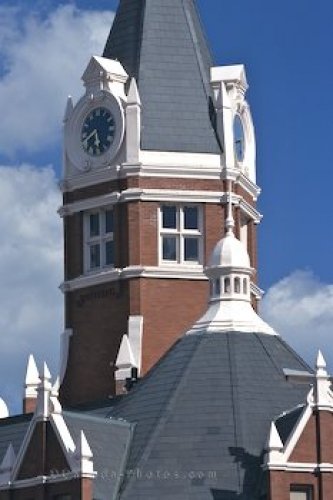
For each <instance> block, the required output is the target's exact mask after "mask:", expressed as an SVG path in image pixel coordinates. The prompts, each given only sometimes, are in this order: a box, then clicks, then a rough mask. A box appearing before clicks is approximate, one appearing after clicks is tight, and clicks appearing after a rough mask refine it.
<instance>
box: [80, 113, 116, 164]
mask: <svg viewBox="0 0 333 500" xmlns="http://www.w3.org/2000/svg"><path fill="white" fill-rule="evenodd" d="M115 133H116V124H115V120H114V117H113V115H112V114H111V113H110V111H109V110H108V109H106V108H102V107H100V108H95V109H93V110H92V111H91V112H90V113H89V115H88V116H87V117H86V119H85V120H84V123H83V126H82V130H81V144H82V147H83V149H84V151H85V152H86V153H88V155H90V156H101V155H103V154H104V153H106V152H107V151H108V149H110V147H111V145H112V143H113V141H114V138H115Z"/></svg>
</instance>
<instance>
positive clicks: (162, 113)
mask: <svg viewBox="0 0 333 500" xmlns="http://www.w3.org/2000/svg"><path fill="white" fill-rule="evenodd" d="M174 4H175V5H173V6H172V7H171V6H168V4H167V3H166V2H163V1H162V0H156V1H155V2H151V3H150V2H144V1H133V0H122V1H121V2H120V6H119V8H118V12H117V15H116V18H115V21H114V24H113V27H112V29H111V33H110V36H109V39H108V42H107V45H106V48H105V51H104V54H103V57H93V58H92V59H91V61H90V62H89V65H88V67H87V69H86V71H85V73H84V75H83V82H84V85H85V89H86V92H85V94H84V95H83V97H82V98H81V99H80V101H79V102H78V103H77V104H76V105H75V106H74V105H73V103H72V100H71V99H69V100H68V104H67V109H66V114H65V126H64V134H65V147H64V175H63V182H62V189H63V207H62V208H61V209H60V215H61V216H62V217H63V221H64V235H65V249H64V251H65V280H64V283H63V285H62V289H63V292H64V295H65V310H66V315H65V317H66V319H65V321H66V325H65V328H66V330H65V332H64V334H63V356H62V373H61V378H62V385H61V391H60V394H61V398H62V401H64V402H65V403H67V404H78V403H83V402H88V401H92V400H98V399H104V398H107V397H109V396H110V395H112V394H114V392H115V381H114V379H115V378H116V380H118V381H119V384H120V385H121V384H123V382H124V380H125V379H126V378H128V377H130V375H131V372H132V369H133V368H135V369H137V370H138V372H139V374H143V373H145V372H146V371H147V370H148V369H149V368H150V367H151V366H152V365H154V363H155V362H156V361H157V360H158V359H159V358H160V357H161V355H162V354H163V353H164V352H165V351H166V350H167V349H168V348H169V347H170V345H171V344H172V343H173V342H174V341H175V340H176V339H177V338H178V337H179V336H180V335H181V334H182V333H183V332H184V331H186V330H187V329H188V328H189V327H190V326H191V325H192V324H193V322H194V321H195V320H196V319H197V318H198V317H199V316H200V315H201V314H202V312H203V311H204V309H205V304H206V301H207V296H208V281H207V279H206V277H205V275H204V273H203V268H204V266H205V265H206V263H207V260H208V258H209V256H210V254H211V252H212V249H213V247H214V245H215V243H216V242H217V241H218V240H219V238H220V237H221V234H223V227H222V225H223V220H225V216H224V214H223V210H224V205H225V204H226V201H227V193H226V192H227V182H228V181H229V180H232V181H233V183H234V186H235V193H234V195H233V198H232V203H233V210H234V216H235V219H236V234H237V235H238V236H239V237H240V238H241V240H242V241H243V242H244V243H245V244H246V245H247V248H248V251H249V254H250V258H251V265H252V266H253V267H254V268H256V265H257V257H256V224H258V223H259V222H260V214H259V213H258V212H257V211H256V208H255V203H256V199H257V196H258V195H259V192H260V190H259V188H258V187H257V185H256V167H255V137H254V129H253V124H252V119H251V114H250V111H249V106H248V104H247V102H246V100H245V94H246V90H247V82H246V76H245V71H244V67H243V66H241V65H238V66H227V67H213V63H212V60H211V57H210V53H209V49H208V47H207V43H206V39H205V36H204V34H203V32H202V27H201V24H200V20H199V17H198V13H197V11H196V7H195V5H194V3H193V2H192V1H188V2H182V1H179V2H174ZM152 5H153V6H152ZM184 5H186V7H184ZM175 16H176V18H177V23H175V22H174V19H175ZM161 23H162V24H163V29H162V28H161ZM252 294H253V300H254V302H255V301H256V300H258V299H259V297H260V290H259V289H258V288H257V286H256V285H255V283H252ZM116 367H117V368H118V370H117V371H116V377H115V376H114V372H115V370H116Z"/></svg>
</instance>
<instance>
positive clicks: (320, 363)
mask: <svg viewBox="0 0 333 500" xmlns="http://www.w3.org/2000/svg"><path fill="white" fill-rule="evenodd" d="M326 367H327V364H326V361H325V358H324V356H323V353H322V352H321V351H320V350H319V351H318V355H317V361H316V369H317V373H318V372H319V371H324V372H325V373H327V372H326Z"/></svg>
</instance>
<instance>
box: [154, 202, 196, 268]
mask: <svg viewBox="0 0 333 500" xmlns="http://www.w3.org/2000/svg"><path fill="white" fill-rule="evenodd" d="M159 218H160V261H161V262H162V263H176V264H201V263H202V233H203V231H202V210H201V207H200V206H197V205H163V206H162V207H161V208H160V216H159Z"/></svg>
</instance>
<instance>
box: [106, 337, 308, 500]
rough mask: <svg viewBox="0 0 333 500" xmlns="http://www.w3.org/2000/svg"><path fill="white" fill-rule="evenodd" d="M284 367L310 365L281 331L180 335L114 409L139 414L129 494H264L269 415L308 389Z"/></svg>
mask: <svg viewBox="0 0 333 500" xmlns="http://www.w3.org/2000/svg"><path fill="white" fill-rule="evenodd" d="M284 368H289V369H295V370H308V366H307V365H306V364H305V363H304V362H303V361H302V360H301V359H300V358H299V357H298V356H297V355H296V354H295V353H294V352H293V351H292V350H291V349H290V348H289V347H288V346H287V345H286V344H285V343H284V342H283V341H282V340H281V338H280V337H278V336H270V335H264V334H256V333H253V334H250V333H221V334H219V333H216V334H215V333H214V334H206V335H205V334H204V335H195V336H188V337H184V338H183V339H181V340H180V341H178V342H177V343H176V344H175V345H174V346H173V348H171V350H170V351H169V352H168V353H167V354H166V355H165V357H164V358H162V360H161V361H160V362H159V363H158V364H157V365H156V366H155V368H153V370H152V371H151V372H150V373H149V374H148V375H147V376H146V377H145V378H144V379H143V380H142V381H141V382H139V383H138V384H137V386H136V387H135V388H134V389H133V390H132V391H131V392H130V393H129V394H128V395H127V396H124V397H123V398H121V399H120V400H119V402H118V403H117V404H116V405H115V406H114V407H113V408H112V410H111V411H110V413H109V416H112V417H116V418H124V419H125V420H127V421H128V422H132V423H135V424H136V426H135V429H134V435H133V440H132V444H131V447H130V453H129V457H128V461H127V466H126V467H127V470H132V471H136V474H134V475H133V476H132V477H131V476H128V475H127V476H126V475H125V476H124V477H125V479H124V481H123V484H122V488H121V494H120V498H121V499H122V500H132V499H133V500H134V499H135V500H140V499H145V500H147V499H148V500H156V498H159V499H169V498H171V497H172V498H173V500H187V499H191V500H194V499H198V500H199V499H200V500H205V499H207V500H208V499H210V500H211V499H214V500H216V499H219V500H231V499H237V498H242V499H249V500H250V499H251V500H258V499H260V498H261V495H262V494H263V491H264V489H265V485H264V484H263V476H262V472H261V467H260V465H261V463H262V457H263V450H264V446H265V442H266V440H267V436H268V432H269V427H270V422H271V421H272V420H273V419H274V418H276V417H277V416H278V415H280V414H281V413H282V411H284V410H288V409H290V408H293V407H295V406H296V405H297V404H299V403H301V402H303V401H304V398H305V396H306V393H307V392H308V386H304V385H295V384H293V383H292V382H290V381H288V380H287V379H286V377H285V376H284V373H283V369H284Z"/></svg>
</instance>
